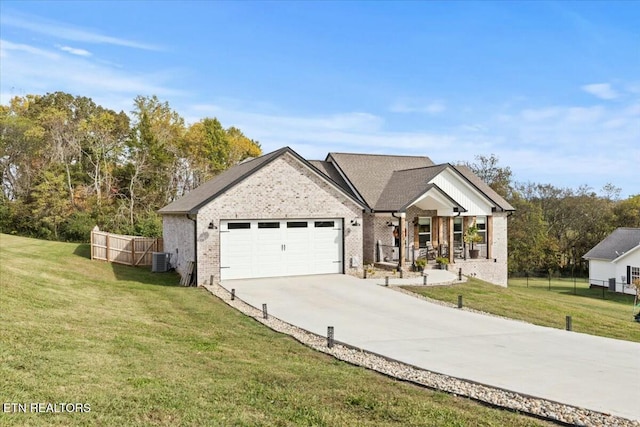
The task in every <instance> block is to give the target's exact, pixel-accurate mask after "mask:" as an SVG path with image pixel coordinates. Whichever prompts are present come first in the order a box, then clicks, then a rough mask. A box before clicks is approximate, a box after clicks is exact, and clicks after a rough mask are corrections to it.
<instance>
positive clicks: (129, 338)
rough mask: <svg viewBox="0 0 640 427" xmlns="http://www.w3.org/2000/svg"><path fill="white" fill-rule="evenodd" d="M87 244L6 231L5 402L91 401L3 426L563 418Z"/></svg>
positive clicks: (0, 321) (1, 388) (2, 300)
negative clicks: (365, 357)
mask: <svg viewBox="0 0 640 427" xmlns="http://www.w3.org/2000/svg"><path fill="white" fill-rule="evenodd" d="M88 253H89V252H88V246H87V245H75V244H65V243H55V242H47V241H41V240H34V239H26V238H21V237H15V236H7V235H0V325H1V327H0V393H1V400H2V403H20V404H30V403H44V404H46V403H52V404H56V403H58V404H59V403H80V404H85V405H89V408H90V412H82V413H80V412H76V413H35V412H29V413H19V412H18V413H9V412H1V411H0V425H16V426H18V425H20V426H23V425H31V426H45V425H46V426H50V425H53V426H71V425H99V426H118V427H121V426H147V425H163V426H178V425H182V426H188V425H192V426H305V425H308V426H312V425H313V426H461V427H462V426H505V425H508V426H541V425H550V424H546V423H543V422H541V421H539V420H536V419H532V418H527V417H524V416H521V415H517V414H514V413H510V412H507V411H501V410H497V409H491V408H488V407H485V406H481V405H479V404H476V403H474V402H472V401H469V400H467V399H463V398H458V397H454V396H450V395H447V394H444V393H438V392H433V391H429V390H425V389H422V388H419V387H415V386H412V385H409V384H406V383H402V382H399V381H395V380H392V379H390V378H387V377H385V376H383V375H379V374H376V373H374V372H371V371H367V370H365V369H363V368H358V367H354V366H351V365H349V364H347V363H344V362H340V361H336V360H335V359H333V358H331V357H329V356H327V355H324V354H320V353H317V352H315V351H313V350H311V349H309V348H306V347H304V346H302V345H301V344H299V343H298V342H296V341H294V340H293V339H291V338H290V337H288V336H286V335H282V334H278V333H275V332H273V331H271V330H270V329H268V328H266V327H264V326H263V325H261V324H259V323H257V322H255V321H254V320H252V319H250V318H248V317H246V316H244V315H242V314H240V313H239V312H237V311H235V310H233V309H231V308H229V307H228V306H227V305H226V304H224V303H223V302H221V301H220V300H218V299H217V298H215V297H213V296H212V295H210V294H209V293H207V292H206V291H205V290H203V289H200V288H184V287H180V286H176V284H177V283H178V278H177V276H176V275H174V274H171V273H167V274H157V273H156V274H154V273H151V272H149V271H148V269H145V268H133V267H127V266H119V265H113V264H107V263H103V262H97V261H90V260H89V259H88ZM44 408H45V409H46V406H45V407H44ZM85 408H86V406H85ZM29 409H30V408H29ZM58 409H59V407H58Z"/></svg>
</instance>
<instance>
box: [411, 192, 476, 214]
mask: <svg viewBox="0 0 640 427" xmlns="http://www.w3.org/2000/svg"><path fill="white" fill-rule="evenodd" d="M410 206H415V207H417V208H418V209H422V210H425V211H428V210H436V211H438V214H441V213H448V214H452V213H453V212H456V211H457V212H464V211H465V210H466V209H465V208H464V207H463V206H461V205H460V204H459V203H458V202H456V201H455V200H453V199H452V198H451V197H450V196H449V195H448V194H446V193H444V192H443V191H442V190H440V189H439V188H438V186H436V185H433V186H431V188H429V189H428V190H427V191H425V192H424V193H423V194H422V195H420V196H419V197H418V198H417V199H415V200H414V201H413V202H411V204H410V205H409V206H407V207H410ZM456 209H457V210H456Z"/></svg>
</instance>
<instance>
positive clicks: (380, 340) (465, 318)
mask: <svg viewBox="0 0 640 427" xmlns="http://www.w3.org/2000/svg"><path fill="white" fill-rule="evenodd" d="M383 280H384V279H383ZM222 285H223V286H224V287H225V288H227V289H229V290H230V289H232V288H234V289H235V290H236V295H237V296H238V297H239V298H241V299H243V300H244V301H246V302H248V303H250V304H252V305H253V306H255V307H262V304H263V303H267V306H268V311H269V314H271V315H273V316H276V317H278V318H280V319H282V320H284V321H286V322H288V323H291V324H293V325H296V326H299V327H301V328H304V329H307V330H309V331H311V332H314V333H317V334H320V335H323V336H324V335H326V332H327V326H334V328H335V339H336V340H338V341H342V342H345V343H348V344H352V345H355V346H357V347H361V348H364V349H366V350H369V351H373V352H376V353H379V354H382V355H385V356H388V357H391V358H394V359H397V360H400V361H403V362H406V363H410V364H413V365H416V366H419V367H422V368H424V369H428V370H431V371H434V372H439V373H442V374H446V375H451V376H454V377H458V378H463V379H467V380H471V381H476V382H479V383H483V384H487V385H491V386H495V387H500V388H504V389H507V390H512V391H515V392H518V393H523V394H527V395H530V396H534V397H539V398H543V399H548V400H553V401H557V402H560V403H564V404H568V405H574V406H578V407H582V408H587V409H591V410H594V411H598V412H603V413H606V414H613V415H616V416H620V417H624V418H628V419H632V420H640V405H639V404H638V402H640V344H637V343H632V342H627V341H621V340H614V339H608V338H601V337H595V336H590V335H585V334H580V333H575V332H567V331H563V330H558V329H552V328H545V327H540V326H534V325H530V324H527V323H523V322H517V321H512V320H505V319H500V318H496V317H492V316H486V315H480V314H476V313H471V312H467V311H464V310H458V309H455V308H448V307H444V306H441V305H438V304H433V303H429V302H426V301H424V300H421V299H418V298H414V297H412V296H409V295H405V294H403V293H400V292H397V291H394V290H392V289H389V288H386V287H384V286H380V285H378V284H376V281H375V280H362V279H357V278H354V277H350V276H346V275H326V276H305V277H287V278H272V279H252V280H233V281H226V282H223V283H222ZM639 326H640V325H639Z"/></svg>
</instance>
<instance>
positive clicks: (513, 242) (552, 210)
mask: <svg viewBox="0 0 640 427" xmlns="http://www.w3.org/2000/svg"><path fill="white" fill-rule="evenodd" d="M475 160H476V161H475V162H467V163H466V165H467V166H469V167H470V168H471V169H472V170H473V171H474V172H475V173H476V174H477V175H478V176H479V177H480V178H482V179H483V180H484V181H485V182H486V183H487V184H489V186H490V187H491V188H493V189H494V190H495V191H496V192H497V193H498V194H500V195H501V196H503V197H504V198H505V199H506V200H507V201H508V202H509V203H510V204H511V205H512V206H513V207H514V208H515V209H516V211H515V213H514V214H513V215H511V216H510V217H509V220H508V230H509V235H508V236H509V238H508V251H509V273H510V274H511V275H523V274H532V275H547V274H550V273H553V274H558V273H559V274H565V275H569V274H575V275H584V274H586V273H587V263H586V262H585V261H584V260H582V256H583V255H584V254H585V253H587V252H588V251H589V250H590V249H591V248H593V247H594V246H595V245H596V244H598V243H599V242H600V241H601V240H602V239H604V238H605V237H606V236H607V235H609V233H611V232H612V231H613V230H615V229H616V228H618V227H640V194H638V195H634V196H630V197H629V198H627V199H620V193H621V191H622V190H621V189H620V188H617V187H615V186H613V185H612V184H607V185H605V186H604V187H603V188H602V189H601V190H600V191H599V192H595V191H593V189H591V188H590V187H588V186H580V187H578V188H563V187H557V186H554V185H551V184H540V183H532V182H526V183H523V182H517V181H514V180H513V176H512V171H511V169H510V168H509V167H502V166H500V165H499V161H498V158H497V156H495V155H493V154H492V155H490V156H483V155H479V156H476V158H475Z"/></svg>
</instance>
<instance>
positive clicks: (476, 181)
mask: <svg viewBox="0 0 640 427" xmlns="http://www.w3.org/2000/svg"><path fill="white" fill-rule="evenodd" d="M453 168H454V169H455V170H456V171H458V172H459V173H460V174H461V175H462V176H464V177H465V178H466V179H467V180H468V181H469V182H470V183H471V184H473V185H474V186H475V187H476V188H477V189H478V190H480V191H481V192H482V193H483V194H484V195H485V196H487V197H488V198H489V199H490V200H491V201H492V202H493V203H495V205H496V206H497V207H499V208H500V209H502V210H504V211H515V210H516V209H515V208H514V207H513V206H511V204H510V203H509V202H507V201H506V200H505V199H504V197H502V196H501V195H499V194H498V193H497V192H496V191H495V190H494V189H493V188H491V187H489V185H488V184H487V183H486V182H484V181H483V180H481V179H480V177H479V176H478V175H476V174H475V173H473V171H472V170H471V169H469V168H468V167H467V166H464V165H455V166H453Z"/></svg>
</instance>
